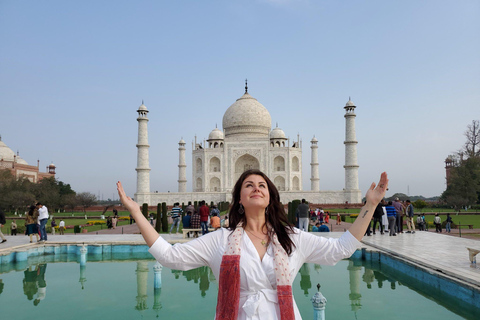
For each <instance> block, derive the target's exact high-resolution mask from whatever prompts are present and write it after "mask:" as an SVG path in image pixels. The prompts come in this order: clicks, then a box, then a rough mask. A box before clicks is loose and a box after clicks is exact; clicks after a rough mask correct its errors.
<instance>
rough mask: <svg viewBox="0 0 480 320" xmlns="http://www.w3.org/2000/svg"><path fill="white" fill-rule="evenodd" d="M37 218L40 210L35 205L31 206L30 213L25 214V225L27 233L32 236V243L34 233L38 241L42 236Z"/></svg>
mask: <svg viewBox="0 0 480 320" xmlns="http://www.w3.org/2000/svg"><path fill="white" fill-rule="evenodd" d="M37 219H38V210H37V207H35V206H30V209H29V210H28V214H27V215H26V216H25V226H26V228H27V235H28V236H30V243H32V235H35V236H36V237H37V242H39V241H40V237H39V236H38V230H37V229H38V227H37Z"/></svg>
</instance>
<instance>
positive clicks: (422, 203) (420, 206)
mask: <svg viewBox="0 0 480 320" xmlns="http://www.w3.org/2000/svg"><path fill="white" fill-rule="evenodd" d="M412 204H413V206H414V207H415V208H417V209H420V211H421V210H422V209H423V208H425V207H426V206H427V203H426V202H425V201H424V200H422V199H418V200H416V201H414V202H413V203H412Z"/></svg>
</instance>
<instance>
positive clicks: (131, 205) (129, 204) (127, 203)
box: [117, 181, 140, 214]
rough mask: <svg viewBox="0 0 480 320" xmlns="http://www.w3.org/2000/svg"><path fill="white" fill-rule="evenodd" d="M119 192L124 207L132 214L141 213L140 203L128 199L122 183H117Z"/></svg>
mask: <svg viewBox="0 0 480 320" xmlns="http://www.w3.org/2000/svg"><path fill="white" fill-rule="evenodd" d="M117 191H118V196H119V197H120V201H121V202H122V204H123V205H124V207H125V208H126V209H127V210H128V211H130V213H132V214H133V213H134V211H140V206H139V205H138V203H136V202H135V201H133V200H132V198H130V197H128V196H127V195H126V194H125V191H124V190H123V186H122V183H121V182H120V181H118V182H117Z"/></svg>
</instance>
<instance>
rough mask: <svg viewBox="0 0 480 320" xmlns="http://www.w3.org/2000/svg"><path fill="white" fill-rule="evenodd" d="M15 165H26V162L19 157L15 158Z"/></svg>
mask: <svg viewBox="0 0 480 320" xmlns="http://www.w3.org/2000/svg"><path fill="white" fill-rule="evenodd" d="M17 163H20V164H26V165H28V163H27V161H25V160H23V158H21V157H20V156H17Z"/></svg>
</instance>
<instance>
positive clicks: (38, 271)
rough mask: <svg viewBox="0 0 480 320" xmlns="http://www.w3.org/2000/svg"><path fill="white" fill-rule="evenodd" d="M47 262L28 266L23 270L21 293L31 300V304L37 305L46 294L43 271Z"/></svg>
mask: <svg viewBox="0 0 480 320" xmlns="http://www.w3.org/2000/svg"><path fill="white" fill-rule="evenodd" d="M46 270H47V264H46V263H43V264H38V265H36V266H30V267H28V268H27V269H26V270H25V271H24V272H23V274H24V278H23V293H24V294H25V295H26V296H27V299H28V300H33V298H34V297H35V300H33V305H35V306H37V305H38V304H39V303H40V301H42V300H43V299H45V296H46V295H47V282H46V281H45V271H46Z"/></svg>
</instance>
